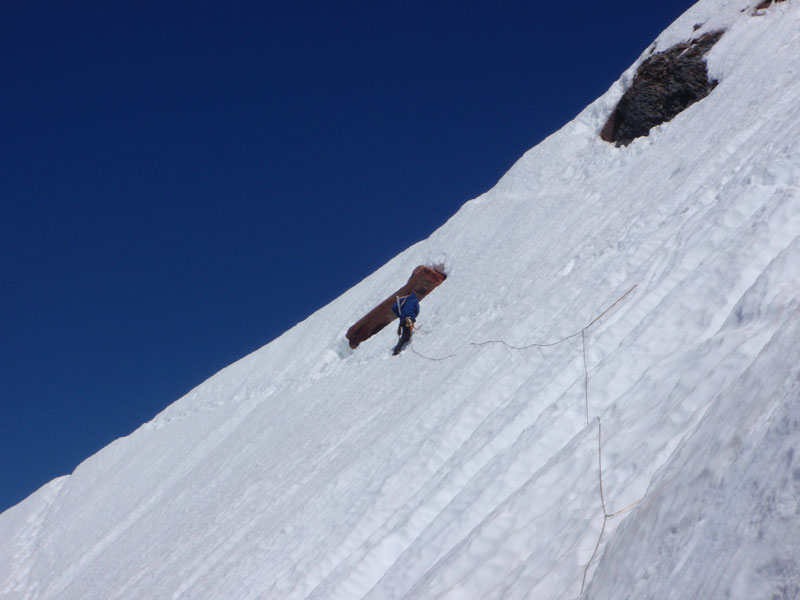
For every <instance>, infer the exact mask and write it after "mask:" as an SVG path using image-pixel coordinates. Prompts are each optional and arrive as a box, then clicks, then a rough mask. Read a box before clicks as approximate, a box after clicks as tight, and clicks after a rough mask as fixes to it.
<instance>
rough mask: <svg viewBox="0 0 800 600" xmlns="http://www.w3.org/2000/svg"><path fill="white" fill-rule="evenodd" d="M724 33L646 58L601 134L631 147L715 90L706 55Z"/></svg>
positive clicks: (713, 33)
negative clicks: (631, 144)
mask: <svg viewBox="0 0 800 600" xmlns="http://www.w3.org/2000/svg"><path fill="white" fill-rule="evenodd" d="M723 33H724V32H723V31H713V32H710V33H706V34H705V35H702V36H700V37H699V38H697V39H694V40H691V41H689V42H684V43H682V44H677V45H675V46H673V47H672V48H670V49H668V50H665V51H664V52H659V53H658V54H654V55H653V56H650V57H649V58H648V59H647V60H645V61H644V62H643V63H642V64H641V65H640V66H639V68H638V69H637V70H636V76H635V77H634V80H633V84H632V85H631V87H630V88H629V89H628V90H627V91H626V92H625V94H623V96H622V98H621V99H620V101H619V103H618V104H617V106H616V108H615V109H614V112H613V113H612V114H611V116H610V117H609V118H608V121H606V124H605V126H604V127H603V129H602V131H601V132H600V137H601V138H602V139H604V140H605V141H607V142H613V143H615V144H616V145H617V147H619V146H627V145H628V144H630V143H631V142H632V141H633V140H634V139H636V138H637V137H642V136H646V135H648V134H649V132H650V129H652V128H653V127H655V126H656V125H660V124H661V123H665V122H667V121H669V120H670V119H672V118H673V117H674V116H675V115H677V114H678V113H680V112H681V111H683V110H685V109H686V108H687V107H689V106H691V105H692V104H694V103H695V102H697V101H698V100H701V99H703V98H705V97H706V96H707V95H708V94H709V93H711V90H713V89H714V88H715V87H716V85H717V81H716V80H713V79H709V78H708V70H707V69H706V63H705V60H704V57H705V55H706V54H707V53H708V51H709V50H710V49H711V48H712V46H713V45H714V44H716V43H717V41H719V39H720V38H721V37H722V34H723Z"/></svg>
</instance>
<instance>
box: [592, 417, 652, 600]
mask: <svg viewBox="0 0 800 600" xmlns="http://www.w3.org/2000/svg"><path fill="white" fill-rule="evenodd" d="M597 476H598V479H599V483H600V505H601V506H602V507H603V525H602V526H601V527H600V535H599V536H597V543H596V544H595V546H594V552H592V556H591V557H589V562H588V563H586V567H585V568H584V569H583V580H582V581H581V593H580V595H581V596H582V595H583V590H584V588H585V587H586V575H587V574H588V573H589V567H591V566H592V561H594V557H595V556H596V555H597V550H598V549H599V548H600V542H601V541H602V540H603V533H605V531H606V523H608V520H609V519H613V518H614V517H616V516H619V515H621V514H622V513H625V512H628V511H629V510H631V509H633V508H635V507H636V505H637V504H639V503H640V502H641V501H642V500H641V499H639V500H637V501H636V502H634V503H632V504H629V505H628V506H626V507H625V508H622V509H620V510H618V511H616V512H613V513H609V512H608V509H606V498H605V494H604V493H603V429H602V424H601V422H600V417H597Z"/></svg>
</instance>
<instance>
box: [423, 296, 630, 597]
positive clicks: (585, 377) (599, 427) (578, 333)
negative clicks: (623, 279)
mask: <svg viewBox="0 0 800 600" xmlns="http://www.w3.org/2000/svg"><path fill="white" fill-rule="evenodd" d="M638 285H639V284H638V283H636V284H634V285H633V287H631V289H629V290H628V291H627V292H625V293H624V294H622V296H620V297H619V298H618V299H617V300H616V301H615V302H614V303H613V304H612V305H611V306H609V307H608V308H606V309H605V310H604V311H603V312H601V313H600V314H599V315H597V316H596V317H595V318H594V319H592V320H591V321H590V322H589V324H588V325H586V326H585V327H582V328H581V330H580V331H576V332H575V333H573V334H570V335H568V336H566V337H564V338H561V339H560V340H558V341H556V342H549V343H532V344H527V345H525V346H513V345H511V344H509V343H508V342H506V341H504V340H488V341H485V342H470V345H471V346H475V347H480V346H486V345H488V344H502V345H504V346H506V347H507V348H510V349H512V350H528V349H529V348H549V347H552V346H557V345H559V344H561V343H563V342H566V341H567V340H570V339H572V338H574V337H578V336H581V351H582V354H583V390H584V404H585V408H586V425H587V426H588V425H589V366H588V361H587V360H586V330H587V329H589V328H590V327H591V326H592V325H594V324H595V323H597V322H598V321H599V320H600V319H602V318H603V317H604V316H605V315H606V314H608V313H609V312H610V311H611V310H612V309H613V308H614V307H615V306H617V304H619V303H620V302H622V301H623V300H624V299H625V298H626V297H627V296H628V295H629V294H630V293H631V292H633V290H635V289H636V287H637V286H638ZM411 350H412V351H413V352H414V354H416V355H417V356H419V357H421V358H424V359H426V360H431V361H443V360H447V359H449V358H453V357H454V356H457V355H458V354H459V353H458V352H456V353H454V354H449V355H447V356H442V357H438V358H434V357H429V356H425V355H424V354H421V353H420V352H417V350H415V349H414V348H413V347H412V348H411ZM596 418H597V472H598V482H599V489H600V505H601V507H602V508H603V524H602V525H601V526H600V535H598V536H597V543H596V544H595V546H594V550H593V551H592V555H591V557H590V558H589V562H587V563H586V566H585V567H584V569H583V579H582V580H581V592H580V595H583V592H584V590H585V588H586V577H587V576H588V573H589V568H590V567H591V566H592V563H593V562H594V559H595V557H596V556H597V552H598V550H599V549H600V544H601V542H602V541H603V534H604V533H605V531H606V525H607V524H608V520H609V519H613V518H614V517H617V516H619V515H621V514H623V513H625V512H627V511H629V510H632V509H633V508H635V507H636V506H637V505H638V504H639V503H640V502H641V499H640V500H637V501H636V502H634V503H632V504H630V505H628V506H626V507H625V508H622V509H620V510H618V511H616V512H613V513H609V512H608V509H607V508H606V499H605V493H604V491H603V440H602V435H603V434H602V425H601V422H600V417H596Z"/></svg>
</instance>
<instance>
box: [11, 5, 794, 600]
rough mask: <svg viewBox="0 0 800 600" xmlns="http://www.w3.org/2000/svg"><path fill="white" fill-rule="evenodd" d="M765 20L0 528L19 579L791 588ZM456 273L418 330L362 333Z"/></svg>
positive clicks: (458, 592)
mask: <svg viewBox="0 0 800 600" xmlns="http://www.w3.org/2000/svg"><path fill="white" fill-rule="evenodd" d="M748 7H749V4H748V3H747V2H746V1H745V0H735V1H734V0H703V1H701V2H700V3H698V4H697V5H696V6H694V7H693V8H692V9H690V10H689V11H688V12H687V13H686V14H684V15H683V16H682V17H680V18H679V19H678V20H677V21H676V22H675V23H674V24H673V25H672V26H671V27H670V28H669V29H668V30H667V31H665V32H664V33H663V34H662V35H661V36H660V37H659V38H658V40H656V42H655V44H654V46H653V49H654V50H663V49H665V48H667V47H669V46H670V45H672V44H673V43H676V42H679V41H684V40H686V39H689V38H691V37H693V36H696V35H699V34H701V33H703V32H706V31H711V30H714V29H719V28H724V29H726V31H727V32H726V33H725V35H724V36H723V37H722V39H721V40H720V42H719V43H718V44H717V45H716V46H715V47H714V48H713V49H712V51H711V52H710V53H709V55H708V57H707V60H708V65H709V70H710V73H711V75H712V76H713V77H715V78H717V79H719V81H720V83H719V85H718V87H717V88H716V89H715V90H714V91H713V92H712V94H711V95H710V96H709V97H708V98H706V99H704V100H703V101H701V102H699V103H697V104H695V105H693V106H691V107H690V108H689V109H688V110H686V111H685V112H683V113H681V114H680V115H678V116H677V117H676V118H675V119H673V120H672V121H671V122H669V123H666V124H664V125H662V126H660V127H657V128H655V129H654V130H653V131H652V132H651V134H650V136H649V137H646V138H641V139H639V140H636V141H634V142H633V143H632V144H631V145H630V146H628V147H626V148H621V149H617V148H614V147H613V146H612V145H609V144H606V143H604V142H602V141H601V140H600V139H599V137H598V131H599V130H600V129H601V128H602V126H603V124H604V122H605V119H606V118H607V116H608V115H609V114H610V112H611V110H612V108H613V107H614V105H615V103H616V101H617V100H618V99H619V98H620V96H621V95H622V93H623V91H624V90H625V87H626V85H627V84H629V82H630V81H631V79H632V77H633V73H634V71H635V67H636V66H637V65H638V63H639V62H641V61H642V60H644V59H645V58H646V57H647V56H648V54H649V51H650V49H647V50H646V51H645V52H644V53H643V54H642V56H641V57H640V58H639V60H638V61H637V63H636V64H634V65H633V66H632V67H631V68H630V69H629V70H628V71H626V72H625V73H624V74H623V75H622V77H621V79H620V80H619V81H618V82H617V83H615V84H614V85H613V86H612V87H611V89H610V90H609V91H608V93H606V94H605V95H604V96H603V97H601V98H600V99H598V100H597V101H596V102H595V103H593V104H592V105H590V106H589V107H588V108H587V109H586V110H584V111H583V112H582V113H581V114H580V115H578V117H577V118H576V119H575V120H574V121H572V122H571V123H569V124H568V125H566V126H565V127H564V128H563V129H562V130H560V131H559V132H558V133H556V134H554V135H553V136H551V137H550V138H548V139H547V140H545V141H544V142H543V143H542V144H540V145H539V146H537V147H536V148H534V149H532V150H531V151H529V152H528V153H527V154H525V155H524V156H523V157H522V158H521V159H520V160H519V161H518V163H517V164H516V165H515V166H514V167H513V168H512V169H511V170H510V171H509V172H508V173H507V174H506V175H505V176H504V177H503V179H502V180H501V181H500V182H499V183H498V185H497V186H496V187H495V188H494V189H492V190H491V191H489V192H488V193H486V194H484V195H482V196H481V197H479V198H477V199H475V200H473V201H471V202H468V203H467V204H466V205H465V206H464V207H463V208H462V209H461V210H460V211H459V212H458V213H457V214H456V215H455V216H454V217H453V218H452V219H450V221H448V222H447V223H446V224H445V225H444V226H443V227H441V228H440V229H439V230H438V231H436V232H435V233H434V234H433V235H432V236H431V237H430V238H429V239H427V240H425V241H423V242H421V243H419V244H417V245H415V246H413V247H411V248H409V249H408V250H407V251H405V252H404V253H402V254H401V255H399V256H398V257H396V258H395V259H394V260H392V261H391V262H389V263H388V264H387V265H385V266H384V267H383V268H381V269H380V270H378V271H377V272H376V273H374V274H373V275H371V276H370V277H368V278H367V279H366V280H364V281H363V282H362V283H360V284H359V285H357V286H356V287H354V288H353V289H351V290H350V291H348V292H347V293H345V294H344V295H343V296H341V297H340V298H338V299H337V300H335V301H334V302H332V303H331V304H330V305H329V306H327V307H325V308H323V309H322V310H320V311H318V312H317V313H315V314H313V315H312V316H310V317H309V318H308V319H307V320H306V321H304V322H303V323H301V324H299V325H298V326H296V327H295V328H293V329H292V330H290V331H288V332H287V333H286V334H284V335H283V336H281V337H280V338H279V339H277V340H275V341H274V342H272V343H271V344H269V345H267V346H265V347H264V348H262V349H260V350H258V351H257V352H254V353H253V354H251V355H250V356H248V357H246V358H244V359H242V360H240V361H238V362H237V363H235V364H233V365H231V366H230V367H228V368H226V369H224V370H223V371H221V372H220V373H218V374H217V375H215V376H214V377H212V378H211V379H209V380H208V381H206V382H205V383H203V384H202V385H200V386H198V387H197V388H196V389H194V390H193V391H192V392H190V393H189V394H187V395H186V396H185V397H184V398H181V399H180V400H178V401H177V402H175V403H174V404H173V405H172V406H170V407H169V408H168V409H167V410H165V411H164V412H163V413H162V414H160V415H158V416H157V417H156V418H155V419H154V420H153V421H152V422H150V423H147V424H145V425H144V426H142V427H141V428H140V429H138V430H137V431H136V432H134V433H133V434H131V435H130V436H128V437H126V438H123V439H120V440H117V441H116V442H114V443H113V444H111V445H109V446H108V447H107V448H105V449H104V450H102V451H101V452H99V453H97V454H96V455H95V456H93V457H91V458H90V459H88V460H87V461H85V462H84V463H83V464H81V465H80V466H79V467H78V469H77V470H76V471H75V472H74V473H73V474H71V475H69V476H67V477H63V478H60V479H57V480H55V481H53V482H51V483H50V484H49V485H47V486H45V487H43V488H42V489H41V490H39V491H38V492H37V493H35V494H33V495H32V496H31V497H30V498H28V499H27V500H25V501H24V502H22V503H21V504H19V505H17V506H16V507H13V508H11V509H9V510H8V511H6V512H4V513H3V514H2V515H0V540H2V543H0V598H3V599H14V600H16V599H23V598H24V599H58V600H63V599H79V600H86V599H95V598H97V599H101V598H102V599H112V598H136V599H140V598H159V599H166V598H173V599H179V598H192V599H195V598H209V599H220V598H225V599H234V598H236V599H238V598H269V599H271V598H286V599H298V598H319V599H322V598H324V599H345V598H371V599H379V598H381V599H382V598H414V599H417V598H453V599H454V598H468V599H488V598H576V597H578V596H579V595H581V589H582V585H583V584H584V576H585V583H586V587H585V590H584V594H583V595H584V596H585V597H587V598H598V599H609V598H614V599H617V598H637V599H639V598H658V599H663V598H722V597H731V598H784V599H788V598H798V597H800V587H798V582H800V564H799V562H798V561H800V558H799V557H800V452H798V451H797V446H798V442H799V441H800V403H798V400H799V399H800V398H799V396H800V343H798V339H799V337H798V336H800V319H799V318H798V317H800V120H799V119H798V118H797V106H798V105H800V52H798V49H800V4H798V3H797V2H796V1H795V0H788V1H786V2H783V3H779V4H774V5H773V6H772V7H771V8H770V9H769V10H766V11H762V14H760V15H759V16H752V13H753V10H752V8H748ZM746 8H747V10H743V9H746ZM697 24H702V26H701V27H700V29H699V30H698V31H695V30H694V28H695V25H697ZM436 262H444V263H445V264H446V265H447V268H448V273H449V277H448V279H447V281H446V282H445V283H444V284H442V285H441V286H440V287H439V288H437V289H436V290H435V291H434V292H433V293H432V294H431V295H430V296H429V297H428V298H426V299H425V300H424V301H423V303H422V307H421V308H422V310H421V315H420V320H419V322H418V325H419V330H418V331H417V333H416V335H415V337H414V340H413V344H412V347H411V349H409V350H407V351H406V352H404V353H403V354H402V355H401V356H400V357H397V358H392V357H391V356H390V353H389V350H390V348H391V347H392V345H393V344H394V334H393V331H392V329H393V328H392V327H388V328H386V329H385V330H384V331H383V332H381V333H380V334H379V335H377V336H375V337H373V338H372V339H370V340H369V341H367V342H365V343H363V344H362V345H361V346H360V347H359V349H358V350H357V351H355V352H352V351H350V350H349V348H348V347H347V343H346V341H345V339H344V332H345V331H346V330H347V328H348V327H349V325H351V324H352V323H353V322H354V321H355V320H357V319H358V318H359V317H361V316H362V315H363V314H365V313H366V312H367V311H368V310H369V309H370V308H372V306H373V305H375V304H376V303H377V302H379V301H380V300H382V299H383V298H384V297H385V296H386V295H387V293H390V292H391V291H392V290H394V289H396V288H397V287H398V286H399V285H400V284H402V283H403V282H404V281H405V280H406V278H407V277H408V275H409V274H410V272H411V270H412V269H413V267H415V266H416V265H418V264H432V263H436ZM635 284H638V285H637V287H636V288H635V289H634V290H633V291H632V292H631V293H630V294H629V295H628V296H626V297H625V298H624V299H623V300H621V301H620V302H619V303H618V304H616V305H615V306H613V308H611V310H609V311H608V312H607V313H605V314H604V315H603V316H602V317H601V318H600V319H599V320H597V321H596V322H594V323H592V321H593V320H594V319H595V318H596V317H597V316H598V315H601V314H602V313H603V312H604V311H605V310H606V309H607V308H608V307H610V306H612V305H613V304H614V303H615V301H617V299H619V298H620V297H621V296H622V295H623V294H624V293H625V292H626V291H628V290H629V289H630V288H631V287H633V286H634V285H635ZM590 323H592V324H591V325H589V324H590ZM567 336H571V337H568V339H566V340H565V341H563V342H561V343H558V344H555V345H552V346H545V347H538V346H531V347H528V348H527V349H524V350H516V349H513V348H511V347H510V346H516V347H523V346H528V345H529V344H533V343H538V344H550V343H553V342H557V341H558V340H561V339H562V338H565V337H567ZM492 340H494V341H496V342H499V341H502V342H505V343H488V344H484V345H473V343H479V342H486V341H492ZM584 341H585V346H584ZM584 349H585V354H584ZM431 359H439V360H431ZM584 360H585V364H586V366H587V369H588V370H585V368H584ZM587 374H588V380H587V378H586V377H587ZM587 400H588V402H587ZM601 432H602V437H600V434H601ZM601 461H602V491H603V496H602V500H601V490H600V480H601V478H600V464H601ZM603 503H604V505H605V508H604V507H603ZM604 511H605V512H604ZM619 511H622V512H619ZM604 514H608V515H614V516H609V517H608V518H604ZM604 525H605V526H604ZM601 529H602V530H603V534H602V538H601V539H600V543H599V545H598V539H599V538H600V533H601ZM595 548H597V551H596V553H595ZM587 566H588V568H587Z"/></svg>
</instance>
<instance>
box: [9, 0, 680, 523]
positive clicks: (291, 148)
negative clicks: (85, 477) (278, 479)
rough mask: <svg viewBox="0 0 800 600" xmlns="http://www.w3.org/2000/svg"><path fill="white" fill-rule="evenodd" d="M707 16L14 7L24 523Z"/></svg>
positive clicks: (18, 463) (12, 470)
mask: <svg viewBox="0 0 800 600" xmlns="http://www.w3.org/2000/svg"><path fill="white" fill-rule="evenodd" d="M692 4H693V2H691V1H690V0H686V1H677V0H672V1H669V2H647V3H644V2H634V1H622V0H609V1H608V2H604V3H595V2H582V3H558V2H547V3H544V2H541V3H540V2H504V3H489V2H481V3H469V2H408V3H402V4H398V3H376V2H369V3H367V2H363V3H359V2H346V3H322V2H291V3H289V2H287V3H284V4H281V5H278V4H275V3H271V2H226V3H222V2H191V3H190V2H166V3H156V2H137V3H117V2H111V3H109V2H88V3H77V4H75V3H72V4H70V3H48V2H37V3H30V2H20V3H15V4H8V3H7V4H6V5H5V6H4V9H3V17H2V19H0V56H2V57H3V59H2V60H1V61H0V77H2V81H3V83H4V85H3V88H4V90H3V93H2V94H0V111H2V113H1V114H2V116H3V134H2V138H3V140H2V144H0V201H1V202H2V217H0V277H1V278H2V279H1V280H2V282H3V286H2V290H3V291H2V294H0V308H1V309H2V329H0V334H1V339H2V344H1V345H0V353H1V354H0V382H1V383H0V403H1V404H2V411H3V419H2V430H1V431H0V433H1V434H2V435H0V481H2V482H3V485H2V486H0V511H2V510H5V509H6V508H8V507H10V506H11V505H13V504H15V503H17V502H19V501H20V500H22V499H24V498H25V497H26V496H28V495H29V494H31V493H32V492H33V491H35V490H36V489H37V488H38V487H40V486H41V485H43V484H45V483H46V482H47V481H49V480H50V479H52V478H54V477H57V476H59V475H63V474H66V473H69V472H71V471H72V470H74V468H75V467H76V466H77V465H78V464H79V463H80V462H81V461H82V460H84V459H85V458H87V457H89V456H90V455H91V454H93V453H95V452H96V451H98V450H99V449H101V448H102V447H103V446H105V445H107V444H108V443H110V442H111V441H113V440H114V439H116V438H117V437H119V436H122V435H127V434H128V433H130V432H131V431H133V430H134V429H136V428H137V427H138V426H139V425H141V424H142V423H143V422H145V421H147V420H149V419H151V418H152V417H153V416H155V415H156V414H157V413H158V412H159V411H160V410H162V409H163V408H164V407H166V406H167V405H168V404H170V403H171V402H173V401H174V400H176V399H177V398H179V397H180V396H182V395H183V394H184V393H186V392H187V391H188V390H190V389H191V388H192V387H194V386H195V385H197V384H199V383H201V382H202V381H203V380H205V379H206V378H208V377H209V376H211V375H212V374H213V373H215V372H216V371H217V370H219V369H220V368H222V367H224V366H226V365H227V364H229V363H231V362H233V361H234V360H236V359H238V358H240V357H242V356H244V355H245V354H247V353H249V352H251V351H252V350H255V349H256V348H258V347H260V346H262V345H264V344H265V343H267V342H269V341H270V340H272V339H274V338H275V337H277V336H278V335H280V334H281V333H282V332H284V331H285V330H287V329H288V328H290V327H291V326H293V325H294V324H295V323H297V322H299V321H302V320H303V319H304V318H305V317H306V316H308V315H309V314H310V313H312V312H313V311H315V310H317V309H318V308H321V307H322V306H324V305H325V304H327V303H328V302H329V301H331V300H332V299H334V298H335V297H337V296H338V295H340V294H341V293H342V292H344V291H345V290H347V289H348V288H350V287H352V286H353V285H354V284H356V283H358V282H359V281H360V280H361V279H363V278H364V277H366V276H367V275H368V274H369V273H371V272H372V271H374V270H375V269H376V268H378V267H379V266H380V265H382V264H383V263H385V262H386V261H387V260H388V259H390V258H391V257H393V256H394V255H396V254H397V253H398V252H400V251H401V250H403V249H405V248H406V247H408V246H409V245H411V244H412V243H414V242H416V241H418V240H420V239H423V238H425V237H427V236H428V235H430V233H432V232H433V231H434V230H435V229H436V228H437V227H438V226H439V225H441V224H442V223H444V221H445V220H446V219H447V218H448V217H450V216H451V215H452V214H453V213H454V212H455V211H456V210H457V209H458V208H459V207H460V206H461V205H462V204H463V203H464V202H465V201H467V200H469V199H470V198H473V197H475V196H477V195H479V194H481V193H482V192H484V191H486V190H487V189H489V188H491V187H492V186H493V185H494V183H495V182H496V181H497V180H498V179H499V177H500V176H501V175H502V174H503V173H504V172H505V171H506V170H507V169H508V168H509V167H510V166H511V165H512V164H513V163H514V161H515V160H516V159H517V158H519V157H520V156H521V155H522V153H523V152H524V151H525V150H527V149H528V148H530V147H532V146H534V145H536V143H538V142H539V141H540V140H541V139H543V138H544V137H545V136H546V135H548V134H550V133H552V132H553V131H555V130H557V129H559V128H560V127H561V126H562V125H563V124H564V123H566V122H567V121H569V120H570V119H572V118H573V117H574V116H575V115H576V114H577V113H578V112H579V111H580V110H581V109H582V108H583V107H585V106H586V105H587V104H588V103H590V102H591V101H592V100H594V99H595V98H596V97H597V96H599V95H600V94H602V93H603V92H604V91H605V90H606V89H607V88H608V87H609V86H610V85H611V83H613V81H615V80H616V79H617V77H618V76H619V74H620V73H621V72H622V71H623V70H624V69H625V68H627V67H628V66H629V65H630V64H631V63H632V62H633V61H634V60H635V59H636V58H637V56H638V55H639V54H640V53H641V52H642V51H643V50H644V49H645V48H646V47H647V45H648V44H649V43H650V42H651V41H652V40H653V39H654V38H655V36H656V35H658V33H660V32H661V31H662V30H663V29H664V28H665V27H666V26H667V25H668V24H669V23H670V22H672V21H673V20H674V19H675V18H676V17H678V16H679V15H680V14H681V13H682V12H683V11H684V10H686V9H687V8H688V7H689V6H691V5H692ZM413 266H414V265H409V267H410V268H411V267H413ZM401 283H402V282H398V285H399V284H401ZM389 291H391V290H389ZM360 316H361V315H353V321H355V320H356V319H357V318H358V317H360ZM342 325H343V326H347V325H349V323H346V324H342ZM387 351H388V348H387Z"/></svg>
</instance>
